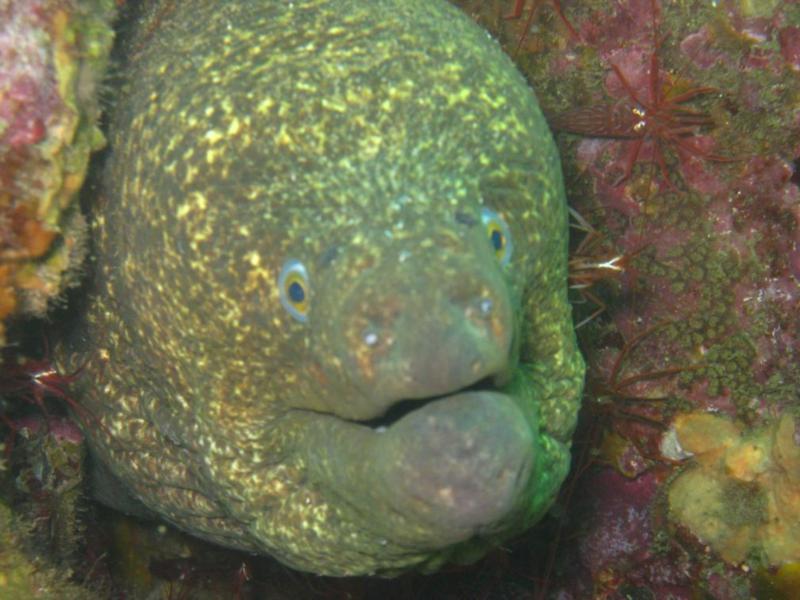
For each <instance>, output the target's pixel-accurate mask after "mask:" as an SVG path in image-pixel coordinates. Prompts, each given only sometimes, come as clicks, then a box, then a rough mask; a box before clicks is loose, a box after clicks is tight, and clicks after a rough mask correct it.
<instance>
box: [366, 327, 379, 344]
mask: <svg viewBox="0 0 800 600" xmlns="http://www.w3.org/2000/svg"><path fill="white" fill-rule="evenodd" d="M361 339H362V340H363V342H364V344H366V345H367V346H369V347H370V348H374V347H375V346H377V345H378V342H380V336H379V335H378V332H377V331H375V329H373V328H372V327H368V328H367V329H365V330H364V332H363V334H362V335H361Z"/></svg>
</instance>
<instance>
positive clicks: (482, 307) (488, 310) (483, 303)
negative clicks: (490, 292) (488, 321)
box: [478, 297, 494, 317]
mask: <svg viewBox="0 0 800 600" xmlns="http://www.w3.org/2000/svg"><path fill="white" fill-rule="evenodd" d="M493 308H494V302H493V301H492V299H491V298H488V297H483V298H481V299H480V300H479V301H478V314H480V315H481V316H483V317H489V316H491V314H492V309H493Z"/></svg>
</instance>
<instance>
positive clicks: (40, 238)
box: [0, 0, 115, 344]
mask: <svg viewBox="0 0 800 600" xmlns="http://www.w3.org/2000/svg"><path fill="white" fill-rule="evenodd" d="M114 4H115V3H114V1H113V0H83V1H80V2H78V1H64V0H35V1H29V0H11V2H4V3H2V4H1V5H0V65H2V69H0V344H1V343H2V342H3V340H4V329H2V321H3V320H4V319H6V318H8V317H9V316H12V315H15V314H26V315H33V316H43V315H44V313H45V312H46V310H47V306H48V304H49V303H50V302H51V301H52V300H53V299H54V298H56V297H58V295H59V294H60V293H61V292H62V291H63V289H64V288H65V287H69V286H70V285H72V284H74V283H75V282H76V278H75V276H74V275H71V273H72V272H73V271H72V270H74V268H75V267H76V266H77V265H79V264H80V263H81V261H82V259H83V257H84V254H85V250H86V247H85V233H84V229H85V225H84V223H83V219H82V217H81V216H80V214H79V211H78V210H77V209H76V207H75V205H74V200H75V196H76V193H77V191H78V190H79V189H80V187H81V184H82V183H83V180H84V178H85V176H86V170H87V166H88V161H89V154H90V153H91V152H92V151H93V150H96V149H98V148H99V147H101V146H102V145H103V143H104V138H103V135H102V133H101V132H100V130H99V128H98V126H97V121H98V118H99V114H100V102H99V85H100V81H101V80H102V77H103V75H104V72H105V69H106V64H107V61H108V55H109V52H110V49H111V41H112V38H113V34H112V31H111V28H110V21H111V19H112V17H113V13H114Z"/></svg>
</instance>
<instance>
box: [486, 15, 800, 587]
mask: <svg viewBox="0 0 800 600" xmlns="http://www.w3.org/2000/svg"><path fill="white" fill-rule="evenodd" d="M564 12H565V16H566V18H568V19H570V22H571V23H572V25H573V26H574V28H575V30H576V31H578V32H579V34H580V39H579V40H574V39H569V38H567V37H565V36H563V35H562V34H561V33H560V32H559V31H558V30H556V29H553V30H549V29H547V28H546V27H544V24H543V23H542V24H540V26H539V29H538V35H539V38H540V39H539V40H538V50H537V52H535V53H528V54H523V55H520V56H517V57H515V59H516V61H517V63H518V64H519V65H520V66H521V68H523V69H524V70H525V72H526V75H527V77H528V78H529V80H530V81H531V82H532V84H533V86H534V88H535V89H536V91H537V94H538V96H539V98H540V102H541V104H542V105H543V107H544V109H545V111H546V113H547V114H548V115H558V116H557V117H556V121H557V122H556V124H557V125H558V126H559V127H560V128H562V129H563V130H564V131H565V132H564V133H558V132H556V136H557V139H558V141H559V144H560V148H561V158H562V165H563V168H564V172H565V178H566V186H567V193H568V197H569V199H570V202H571V204H572V206H573V208H574V209H576V210H578V211H579V212H580V213H581V214H582V215H583V216H584V217H585V218H586V220H587V221H589V225H590V226H591V227H592V228H594V229H595V230H596V231H597V232H598V235H600V236H602V237H603V240H604V244H605V246H604V248H605V250H607V251H608V252H609V253H610V254H620V255H623V254H625V253H626V252H630V251H631V250H632V249H634V248H639V247H641V246H642V245H644V250H642V251H641V252H639V253H638V254H637V255H636V256H635V257H634V259H633V260H632V261H631V263H630V265H629V268H628V269H626V272H625V274H624V276H620V277H619V278H618V279H617V280H616V281H615V282H613V283H612V282H607V281H602V282H599V283H598V284H597V285H596V286H595V287H594V288H593V289H592V291H593V293H595V294H596V295H597V296H598V297H599V299H600V300H601V301H602V302H603V304H604V306H605V310H604V311H603V312H601V313H600V314H597V315H595V316H594V318H593V319H592V321H590V322H588V323H586V324H585V325H584V326H583V327H581V328H580V329H579V330H578V331H579V337H580V338H581V342H582V347H583V350H584V352H585V355H586V358H587V365H588V367H589V372H590V381H589V386H588V397H587V399H586V406H585V408H584V413H585V415H584V419H583V420H584V421H585V422H592V423H591V425H587V430H586V431H583V436H584V437H585V438H586V439H587V441H586V442H585V443H588V444H590V448H592V449H593V454H592V456H593V457H594V458H593V460H592V461H590V462H589V463H588V464H587V463H586V462H583V463H579V471H578V473H584V476H583V478H579V480H578V482H577V484H576V489H578V490H582V491H581V493H582V494H584V495H585V496H586V497H587V498H591V497H593V495H595V494H598V495H601V494H603V493H604V492H603V488H602V487H601V486H598V485H597V482H598V481H603V482H604V485H607V486H609V487H610V488H611V490H612V493H613V492H614V491H615V492H616V493H618V494H619V495H620V496H621V497H625V496H626V494H628V493H629V487H630V486H629V482H638V481H639V480H641V479H644V480H647V481H650V484H651V485H652V487H653V493H652V495H651V496H649V498H648V500H647V502H646V508H647V510H649V515H650V518H649V519H648V520H647V522H646V523H645V522H644V521H636V520H635V519H634V520H633V521H630V522H628V521H625V518H626V516H627V515H628V514H629V513H628V511H631V510H633V509H631V507H629V506H626V507H623V506H618V505H615V504H613V503H612V504H608V505H607V506H605V507H601V504H597V505H595V506H594V507H591V506H586V503H574V502H573V503H569V502H567V501H566V500H562V502H563V504H561V505H560V506H559V507H558V510H559V511H562V512H563V511H566V512H567V513H568V514H570V517H569V519H568V521H569V522H571V523H573V525H574V528H573V529H572V530H570V531H568V532H567V533H566V534H565V536H564V537H565V538H567V539H571V538H570V535H573V534H574V535H575V536H576V539H575V541H574V542H572V543H573V544H577V545H578V546H579V547H586V548H588V547H591V548H593V549H594V552H597V553H601V552H602V550H603V547H604V545H607V546H608V547H609V548H620V547H624V544H626V543H627V544H630V545H632V547H634V546H635V547H638V546H639V545H641V544H642V540H648V541H647V542H646V543H645V544H644V545H645V546H646V548H645V551H644V552H632V553H631V554H629V555H628V556H625V557H623V555H622V554H621V553H620V554H614V555H610V556H608V559H607V560H603V561H600V562H598V558H597V556H592V555H590V554H591V553H590V554H587V553H584V554H581V555H580V557H579V559H578V560H579V561H581V566H579V567H575V568H567V567H566V566H565V567H564V568H565V575H564V577H563V578H553V579H552V580H551V581H550V582H549V584H548V585H549V589H550V590H551V593H555V594H562V596H563V597H581V594H583V596H586V595H589V594H592V593H593V594H594V595H595V596H597V597H618V596H620V595H621V596H625V595H631V594H633V593H634V592H638V593H641V594H643V595H644V594H648V593H649V594H650V596H651V597H664V595H665V594H666V593H670V594H673V596H674V597H687V598H688V597H697V596H698V595H706V596H708V597H711V598H740V597H741V598H747V597H752V596H757V595H758V592H759V591H760V590H763V589H765V588H764V587H763V585H764V584H763V582H764V581H766V580H768V579H769V578H768V577H767V576H766V575H765V574H768V573H774V572H775V569H778V570H780V569H789V568H790V567H791V565H795V564H797V563H798V562H800V561H798V556H797V551H796V548H795V546H794V545H793V541H792V540H793V538H794V537H796V534H797V532H796V531H794V530H793V529H792V527H793V526H792V525H791V523H792V522H793V521H792V519H795V518H796V517H795V513H794V511H795V510H797V509H798V507H799V506H800V496H798V495H797V488H796V482H794V480H789V479H785V478H784V479H781V477H782V476H778V475H777V473H784V474H785V473H786V472H787V469H788V467H787V466H786V464H784V462H785V461H786V460H790V462H791V461H792V460H793V459H787V458H786V457H790V456H793V453H794V452H796V451H797V443H798V440H797V439H795V441H794V444H795V445H794V446H792V445H791V444H789V442H788V440H789V436H788V435H787V434H786V431H787V430H788V429H787V428H788V427H789V426H788V425H787V423H796V422H797V420H798V418H800V403H799V402H798V389H800V319H799V318H798V316H797V315H798V307H800V188H798V184H799V183H800V176H798V173H797V168H798V165H799V164H800V143H798V139H800V102H799V101H798V99H800V78H799V77H798V76H797V74H798V70H800V28H799V27H798V23H800V4H798V3H782V2H766V3H758V4H757V5H756V4H755V3H743V2H737V1H734V0H721V1H720V2H718V3H709V2H700V1H699V0H697V1H695V0H692V1H690V2H683V3H666V2H661V1H658V2H650V1H649V0H619V1H618V2H613V3H608V2H595V1H589V2H586V3H579V4H578V3H572V4H570V3H567V4H565V6H564ZM501 25H502V24H501ZM494 33H495V35H497V37H498V39H499V40H500V41H501V42H502V43H504V44H506V46H507V47H508V46H510V45H513V43H514V39H513V32H509V31H507V30H504V29H503V28H502V27H501V28H499V29H497V30H495V32H494ZM565 56H566V57H567V58H565ZM654 68H657V69H658V74H657V75H658V76H657V79H658V82H659V85H658V86H657V87H655V88H654V86H653V85H652V81H653V79H652V71H653V69H654ZM623 80H624V81H623ZM628 88H630V89H628ZM653 89H655V90H656V93H657V94H659V95H660V97H661V98H662V99H663V98H671V97H676V96H680V94H682V93H685V92H686V91H688V90H692V89H703V90H707V91H706V92H704V93H702V94H695V95H692V96H691V97H689V98H687V99H686V102H684V103H682V104H681V106H682V107H686V108H688V109H690V110H692V111H695V112H696V114H698V115H702V117H703V125H702V127H697V128H695V129H693V130H691V131H689V132H688V134H687V136H686V137H683V138H682V140H684V141H686V142H687V143H688V144H689V145H690V148H691V150H690V151H686V150H685V149H684V150H682V149H680V147H678V146H676V145H674V144H671V143H663V144H662V146H663V150H664V151H663V155H664V160H663V166H662V165H659V164H658V163H659V158H658V155H657V153H658V151H657V149H654V145H653V144H650V143H649V142H646V143H644V144H643V145H642V146H641V148H640V149H639V153H638V156H636V158H635V160H634V162H633V165H632V168H630V169H629V171H630V172H629V173H628V174H627V177H620V175H621V174H625V172H626V170H628V161H629V157H630V152H629V147H630V144H631V143H632V142H631V140H630V139H619V138H618V137H615V136H612V135H609V133H610V132H613V131H614V127H615V126H617V124H618V122H619V121H616V120H614V119H615V118H616V117H615V116H614V113H613V110H619V108H618V107H624V108H625V109H631V108H635V107H637V102H636V101H638V104H639V107H640V108H641V105H643V104H645V103H652V101H653ZM631 92H632V93H631ZM644 108H645V111H644V112H645V113H647V112H648V110H647V107H646V106H645V107H644ZM589 109H591V110H592V111H594V114H597V113H600V112H601V110H605V114H606V115H608V116H607V121H606V129H605V132H603V131H602V129H600V130H599V131H598V130H590V129H588V128H584V130H583V131H581V130H580V127H582V126H583V124H584V123H585V122H584V121H580V120H576V124H575V125H574V126H573V127H572V128H570V127H569V126H568V127H566V128H564V127H563V126H562V125H563V123H561V122H560V121H561V120H563V119H569V118H575V119H578V116H580V115H581V112H580V111H581V110H584V111H585V110H589ZM612 109H613V110H612ZM580 118H583V116H580ZM643 118H644V117H643ZM664 170H665V171H666V175H667V177H665V176H664V173H663V171H664ZM588 310H589V309H588V308H586V307H585V305H584V304H575V311H576V322H580V321H582V320H583V319H584V318H585V317H586V316H588V315H589V314H590V313H589V312H586V311H588ZM654 328H655V329H654ZM650 330H653V331H651V332H650V333H649V334H647V335H646V337H644V338H642V339H641V342H640V344H639V345H638V346H637V347H636V348H635V349H633V350H630V351H629V352H627V356H626V357H625V364H624V365H623V367H622V368H621V370H619V373H618V375H617V376H616V381H624V380H625V379H626V378H630V377H636V378H637V379H636V380H635V381H634V382H633V383H632V384H631V385H628V386H625V387H624V388H621V387H620V386H616V388H615V389H609V386H608V385H604V384H606V383H608V382H609V380H610V378H612V376H613V374H614V372H615V370H616V369H617V368H618V367H616V366H615V364H616V358H617V357H618V356H619V354H620V352H622V351H624V348H625V347H626V343H627V342H630V340H632V339H636V337H637V336H638V335H641V334H643V333H645V332H648V331H650ZM672 369H675V370H676V372H675V373H672V374H671V375H670V376H669V377H665V378H660V377H655V378H648V377H652V376H654V375H658V374H659V373H660V372H661V371H664V370H672ZM678 369H682V370H680V371H677V370H678ZM639 377H641V378H639ZM612 387H613V386H612ZM653 398H661V399H660V400H658V401H654V400H653ZM631 413H633V414H634V418H633V419H632V415H631ZM706 416H708V418H710V419H712V420H711V421H709V423H710V424H711V425H709V427H710V429H709V430H708V431H707V433H706V435H707V437H711V438H713V437H714V435H716V434H715V433H714V432H715V431H717V429H719V428H720V427H722V425H720V423H721V422H722V421H720V420H721V419H727V421H726V422H728V423H735V424H736V428H737V429H736V436H734V438H732V439H731V441H730V443H729V444H728V446H726V447H725V449H724V450H720V451H719V452H718V456H719V457H720V458H719V459H718V461H717V462H716V463H713V464H714V466H713V467H712V466H710V465H711V463H708V462H704V459H703V457H702V456H701V455H700V453H697V452H691V451H689V450H688V448H687V447H683V446H682V444H683V442H682V441H680V440H681V437H680V434H681V433H684V434H685V428H684V427H683V426H682V425H681V424H682V423H687V422H688V420H691V419H695V418H696V419H701V420H702V419H705V418H706ZM598 428H599V429H600V431H599V433H598V431H597V430H598ZM587 432H593V433H591V434H589V433H587ZM781 432H782V433H781ZM580 437H581V432H579V434H578V439H580ZM701 437H702V436H701ZM779 438H780V440H782V441H780V442H779V441H777V440H778V439H779ZM795 438H796V436H795ZM759 440H761V441H759ZM654 442H655V443H654ZM748 442H753V443H755V442H758V444H761V446H762V447H763V449H764V453H765V454H764V456H769V457H770V458H769V460H768V462H769V464H771V465H772V467H770V468H769V469H767V470H766V471H760V470H759V467H757V466H755V463H753V462H752V461H751V459H752V458H753V456H751V455H749V454H748V453H747V452H748V451H746V448H747V443H748ZM762 442H763V443H762ZM758 444H756V445H758ZM751 446H752V443H751ZM777 448H780V449H779V450H778V449H777ZM776 453H777V454H776ZM778 454H779V455H780V457H781V458H778ZM720 461H721V462H720ZM782 461H784V462H782ZM765 464H766V463H765ZM787 464H788V463H787ZM791 464H794V463H793V462H792V463H791ZM767 473H771V474H770V475H767ZM653 474H658V475H659V477H658V478H656V479H655V480H648V479H647V478H648V477H650V476H652V475H653ZM701 474H702V476H703V478H704V479H703V480H704V481H705V482H706V483H708V484H709V486H711V487H709V489H708V492H709V494H711V495H710V496H709V498H712V497H713V498H717V499H718V500H719V504H718V507H719V514H720V515H721V517H720V520H718V521H717V523H718V524H719V529H718V530H714V531H713V532H712V531H710V530H708V529H705V528H704V525H703V524H702V520H698V519H695V518H694V517H693V515H692V514H691V511H689V512H686V511H687V510H688V508H687V507H689V506H691V505H692V502H693V500H696V497H695V496H694V495H693V494H694V492H693V491H692V490H697V489H698V488H699V487H700V486H699V481H700V480H699V479H696V480H692V478H694V477H700V475H701ZM598 478H599V479H598ZM686 481H690V482H691V485H690V484H687V483H686ZM584 484H585V485H586V487H583V486H584ZM712 484H713V485H712ZM743 485H744V486H745V487H742V486H743ZM714 486H717V487H714ZM747 486H750V487H749V488H748V487H747ZM707 487H708V486H707ZM712 488H713V489H712ZM729 488H730V489H732V490H739V492H741V493H742V494H745V495H744V496H743V501H746V502H745V504H743V506H745V505H746V506H748V507H750V509H752V516H753V517H754V518H755V519H756V520H757V521H758V522H763V523H767V522H768V521H770V519H772V523H773V524H774V528H773V529H769V530H768V526H767V525H763V526H753V527H752V528H751V529H750V530H745V529H741V528H740V526H739V525H738V524H737V523H739V521H737V518H738V517H737V516H736V515H735V514H732V513H731V512H730V511H731V507H730V506H728V505H727V504H726V501H725V500H724V498H725V495H724V494H722V495H719V494H718V495H716V496H714V493H716V492H714V490H717V491H719V490H722V489H724V490H727V489H729ZM747 490H750V491H749V492H748V493H749V494H750V495H749V496H748V495H747V494H746V493H745V492H747ZM739 492H737V493H739ZM659 499H660V500H659ZM665 499H668V502H666V501H665ZM779 499H780V500H779ZM599 502H600V501H599V500H598V503H599ZM637 510H638V509H637ZM726 511H727V512H726ZM739 516H741V515H739ZM606 520H610V522H616V523H618V524H619V526H618V527H617V528H614V527H606V526H604V525H601V524H600V523H601V522H604V521H606ZM623 523H624V524H625V525H624V526H622V524H623ZM595 528H600V529H595ZM600 531H602V535H601V533H600ZM603 536H605V537H603ZM615 536H616V537H615ZM598 539H602V540H603V543H602V544H597V543H596V540H598ZM770 539H774V540H776V542H775V543H774V544H770V542H769V541H768V540H770ZM559 552H560V553H562V554H563V556H565V557H568V556H572V555H573V554H572V552H573V550H572V549H570V548H568V547H567V548H563V549H562V550H560V551H558V550H557V551H556V553H557V554H556V556H555V558H553V559H552V560H553V561H554V562H555V563H556V564H560V563H559V561H560V559H559V555H558V553H559ZM648 552H650V553H652V556H659V557H661V556H672V557H677V556H678V555H680V557H681V558H680V560H678V559H677V558H676V561H677V562H678V563H679V564H681V565H682V569H683V573H684V576H683V577H682V578H681V577H679V578H677V579H672V580H673V581H675V582H677V583H675V587H673V588H670V590H669V592H667V591H666V588H660V587H659V586H658V584H657V583H656V580H657V579H658V578H659V577H660V576H661V577H664V578H667V579H670V578H672V577H673V576H675V572H674V569H672V568H671V567H670V565H669V564H667V562H666V561H663V560H662V561H660V562H659V561H658V560H651V559H650V558H649V557H648V556H649V555H648ZM611 554H613V553H611ZM564 561H565V564H566V563H567V562H568V561H567V559H566V558H565V559H564ZM601 563H602V567H601V566H600V564H601ZM770 581H771V580H770ZM770 585H772V584H771V583H770ZM578 590H580V592H578ZM587 590H589V591H588V592H587ZM775 597H779V596H775ZM784 597H789V596H784Z"/></svg>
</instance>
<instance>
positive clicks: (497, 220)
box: [481, 207, 514, 266]
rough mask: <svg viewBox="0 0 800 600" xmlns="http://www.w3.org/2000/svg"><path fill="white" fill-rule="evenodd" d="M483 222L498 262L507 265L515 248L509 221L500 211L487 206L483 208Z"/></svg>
mask: <svg viewBox="0 0 800 600" xmlns="http://www.w3.org/2000/svg"><path fill="white" fill-rule="evenodd" d="M481 223H483V226H484V227H485V228H486V235H487V236H488V238H489V242H490V243H491V244H492V248H493V249H494V255H495V256H496V257H497V260H498V262H499V263H500V264H501V265H503V266H505V265H507V264H508V261H510V260H511V253H512V251H513V250H514V244H513V242H512V241H511V230H510V229H509V228H508V223H506V220H505V219H504V218H503V217H501V216H500V214H499V213H496V212H495V211H493V210H492V209H490V208H485V207H484V208H483V209H482V210H481Z"/></svg>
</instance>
